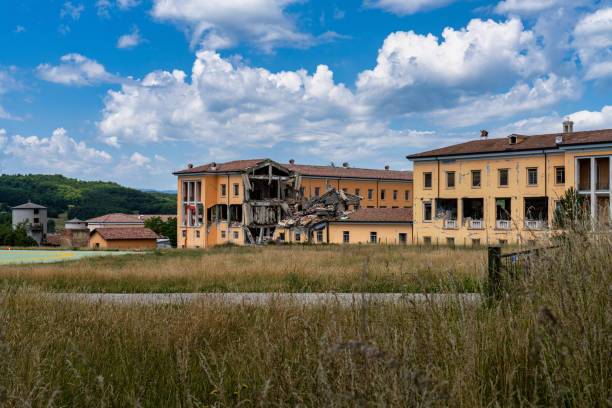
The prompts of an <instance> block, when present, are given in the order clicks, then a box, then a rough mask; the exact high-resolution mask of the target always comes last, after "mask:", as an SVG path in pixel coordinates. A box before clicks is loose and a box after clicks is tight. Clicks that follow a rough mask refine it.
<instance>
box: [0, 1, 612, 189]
mask: <svg viewBox="0 0 612 408" xmlns="http://www.w3.org/2000/svg"><path fill="white" fill-rule="evenodd" d="M610 95H612V2H610V1H589V0H574V1H569V0H537V1H536V0H503V1H498V2H487V1H477V0H464V1H462V0H355V1H331V0H327V1H319V0H316V1H315V0H311V1H307V0H208V1H204V0H181V1H179V0H153V1H146V0H91V1H79V0H72V1H63V0H62V1H53V0H49V1H45V2H38V1H36V2H35V1H27V0H26V1H23V2H8V1H6V2H2V3H1V4H0V170H1V172H2V173H9V174H14V173H61V174H64V175H67V176H71V177H77V178H81V179H87V180H100V179H101V180H112V181H117V182H119V183H121V184H124V185H128V186H131V187H140V188H154V189H173V188H175V178H174V177H173V176H172V175H171V172H172V171H173V170H178V169H182V168H184V167H186V164H187V163H194V164H196V165H197V164H203V163H207V162H210V161H217V162H221V161H226V160H234V159H241V158H264V157H270V158H272V159H275V160H278V161H281V162H286V161H288V160H289V159H290V158H293V159H295V160H296V161H297V162H300V163H308V164H329V163H330V162H334V163H342V162H345V161H348V162H349V163H350V164H351V166H358V167H372V168H383V167H384V165H385V164H389V165H390V166H391V168H393V169H410V167H411V164H410V163H409V162H408V161H407V160H406V159H405V156H406V155H407V154H410V153H415V152H418V151H423V150H427V149H431V148H435V147H440V146H444V145H448V144H452V143H458V142H463V141H466V140H470V139H474V138H477V137H478V136H479V130H480V129H487V130H489V134H490V136H492V137H503V136H506V135H508V134H510V133H524V134H535V133H544V132H557V131H560V129H561V122H562V121H563V119H564V118H565V117H568V116H569V117H571V119H572V120H574V122H575V128H576V130H587V129H601V128H612V100H611V97H610Z"/></svg>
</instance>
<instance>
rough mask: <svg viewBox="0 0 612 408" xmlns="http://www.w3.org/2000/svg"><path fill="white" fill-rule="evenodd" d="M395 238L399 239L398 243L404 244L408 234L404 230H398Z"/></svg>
mask: <svg viewBox="0 0 612 408" xmlns="http://www.w3.org/2000/svg"><path fill="white" fill-rule="evenodd" d="M397 240H398V241H399V243H400V244H405V243H407V242H408V234H406V233H405V232H400V233H399V235H398V237H397Z"/></svg>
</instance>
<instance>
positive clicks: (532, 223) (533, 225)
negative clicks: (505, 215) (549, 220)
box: [525, 220, 546, 230]
mask: <svg viewBox="0 0 612 408" xmlns="http://www.w3.org/2000/svg"><path fill="white" fill-rule="evenodd" d="M525 228H527V229H529V230H543V229H545V228H546V221H540V220H526V221H525Z"/></svg>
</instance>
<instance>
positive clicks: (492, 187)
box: [408, 121, 612, 245]
mask: <svg viewBox="0 0 612 408" xmlns="http://www.w3.org/2000/svg"><path fill="white" fill-rule="evenodd" d="M563 130H564V131H563V133H555V134H544V135H534V136H523V135H510V136H508V137H507V138H494V139H489V138H488V137H487V133H486V132H485V131H483V134H482V136H481V138H480V139H479V140H474V141H471V142H467V143H462V144H458V145H453V146H448V147H444V148H441V149H436V150H432V151H428V152H424V153H419V154H414V155H411V156H408V159H411V160H412V161H413V162H414V177H415V178H414V187H415V205H414V241H415V243H426V244H427V243H432V244H440V245H443V244H449V245H455V244H457V245H479V244H490V243H493V244H497V243H501V244H504V243H524V242H526V241H530V240H534V239H537V238H538V237H541V236H543V235H546V234H550V233H552V232H553V228H554V226H553V223H552V221H553V219H554V213H555V209H556V208H557V206H558V203H559V200H560V198H561V197H562V196H563V194H564V193H565V192H566V190H567V189H569V188H570V187H574V188H575V189H576V190H577V191H578V193H579V194H581V195H583V196H584V197H585V198H586V199H587V200H586V201H587V203H588V205H589V210H590V213H591V218H592V220H593V222H594V223H596V224H598V225H605V224H609V223H610V217H611V216H612V214H611V212H610V211H609V204H610V199H611V198H612V189H610V182H609V180H610V179H612V173H611V172H612V170H611V169H612V167H611V166H610V160H612V129H610V130H594V131H584V132H574V131H573V123H572V122H569V121H566V122H565V123H564V126H563Z"/></svg>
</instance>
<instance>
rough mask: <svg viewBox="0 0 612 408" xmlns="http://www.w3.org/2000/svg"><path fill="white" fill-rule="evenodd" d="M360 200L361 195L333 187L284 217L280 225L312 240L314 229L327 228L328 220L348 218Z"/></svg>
mask: <svg viewBox="0 0 612 408" xmlns="http://www.w3.org/2000/svg"><path fill="white" fill-rule="evenodd" d="M360 201H361V197H359V196H357V195H354V194H349V193H346V192H344V191H342V190H340V191H338V190H336V189H335V188H333V187H332V188H331V189H330V190H328V191H327V192H326V193H325V194H323V195H322V196H319V197H315V198H313V199H311V200H310V201H308V202H307V203H305V204H304V206H303V209H302V210H301V211H297V212H295V213H293V214H290V215H289V216H288V217H286V218H284V219H283V220H282V221H280V222H279V224H278V227H279V228H284V229H287V230H296V231H299V233H302V234H304V235H305V236H307V237H308V239H309V240H311V239H312V233H313V231H317V230H319V229H323V228H325V225H326V223H327V222H330V221H335V220H342V219H346V218H347V217H348V215H350V214H351V213H353V212H354V211H355V210H357V209H358V208H359V203H360Z"/></svg>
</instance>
